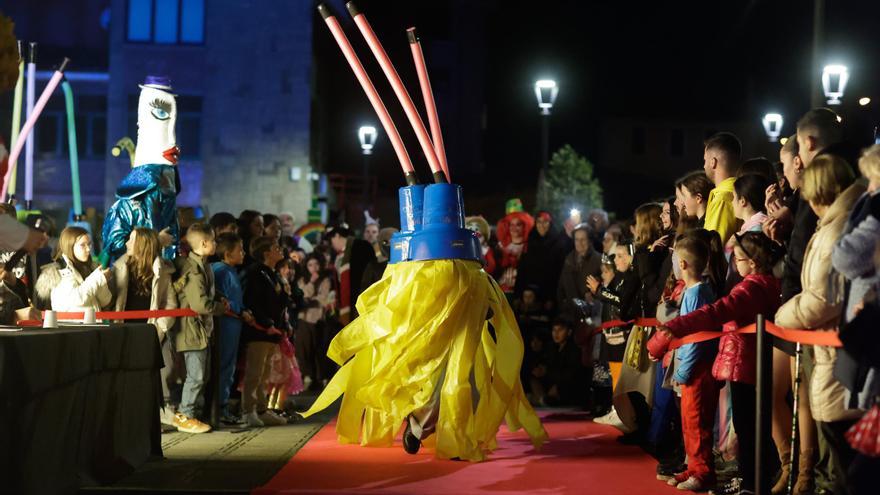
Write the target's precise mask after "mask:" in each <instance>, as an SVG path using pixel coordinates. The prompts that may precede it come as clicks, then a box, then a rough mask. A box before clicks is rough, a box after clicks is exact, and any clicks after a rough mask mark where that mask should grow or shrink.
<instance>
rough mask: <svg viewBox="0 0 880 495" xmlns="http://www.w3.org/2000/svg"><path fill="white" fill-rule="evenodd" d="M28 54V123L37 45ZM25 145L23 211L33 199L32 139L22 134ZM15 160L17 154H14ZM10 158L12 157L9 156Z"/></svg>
mask: <svg viewBox="0 0 880 495" xmlns="http://www.w3.org/2000/svg"><path fill="white" fill-rule="evenodd" d="M30 48H31V50H30V53H29V54H28V64H27V73H28V75H27V103H26V104H27V114H26V115H27V120H28V121H30V119H31V116H32V115H33V113H34V96H35V93H36V83H37V44H36V42H33V41H32V42H31V43H30ZM22 134H23V135H24V138H25V142H26V144H27V148H26V149H25V152H24V202H25V209H27V210H30V209H31V204H30V203H31V201H33V199H34V137H33V136H30V135H28V133H22ZM15 156H16V158H18V154H17V153H16V155H15ZM10 158H12V155H10Z"/></svg>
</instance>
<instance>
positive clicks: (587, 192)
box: [537, 144, 602, 218]
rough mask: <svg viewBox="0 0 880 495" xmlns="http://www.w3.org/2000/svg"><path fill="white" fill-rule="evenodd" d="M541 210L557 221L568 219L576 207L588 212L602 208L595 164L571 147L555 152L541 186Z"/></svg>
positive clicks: (539, 186)
mask: <svg viewBox="0 0 880 495" xmlns="http://www.w3.org/2000/svg"><path fill="white" fill-rule="evenodd" d="M537 208H538V210H547V211H549V212H550V213H552V214H553V216H554V218H566V217H568V214H569V210H571V209H572V208H577V209H579V210H581V211H582V212H585V213H586V211H588V210H590V209H592V208H602V186H601V185H600V184H599V180H598V179H596V178H595V177H593V164H592V163H590V161H589V160H587V159H586V158H585V157H583V156H581V155H579V154H578V152H577V151H575V150H574V148H572V147H571V146H570V145H567V144H566V145H565V146H563V147H562V148H560V149H559V151H556V152H555V153H553V157H552V158H550V169H549V171H548V172H547V173H546V174H545V176H544V180H543V181H542V182H541V183H540V184H538V198H537Z"/></svg>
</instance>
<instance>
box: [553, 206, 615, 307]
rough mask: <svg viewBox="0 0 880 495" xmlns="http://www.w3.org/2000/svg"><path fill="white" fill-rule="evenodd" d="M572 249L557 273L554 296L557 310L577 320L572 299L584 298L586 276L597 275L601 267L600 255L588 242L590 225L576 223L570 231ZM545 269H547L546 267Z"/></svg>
mask: <svg viewBox="0 0 880 495" xmlns="http://www.w3.org/2000/svg"><path fill="white" fill-rule="evenodd" d="M572 237H573V238H574V251H572V252H571V253H569V254H568V256H566V257H565V263H564V264H563V265H562V272H561V273H560V275H559V285H558V286H557V291H556V297H557V303H558V305H559V306H558V307H559V312H560V314H561V315H563V316H564V317H565V318H567V319H568V320H569V321H576V320H577V315H578V313H577V308H576V307H575V305H574V303H573V302H572V300H573V299H584V297H585V295H586V293H587V291H588V289H587V277H590V276H592V277H599V276H600V272H601V267H602V255H601V254H599V253H597V252H596V251H595V250H594V249H593V246H592V245H591V244H590V227H589V225H587V224H585V223H581V224H578V225H577V226H576V227H575V228H574V231H572ZM545 269H549V268H546V266H545Z"/></svg>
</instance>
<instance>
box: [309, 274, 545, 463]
mask: <svg viewBox="0 0 880 495" xmlns="http://www.w3.org/2000/svg"><path fill="white" fill-rule="evenodd" d="M357 309H358V313H359V314H360V316H359V317H358V318H356V319H355V320H354V321H353V322H351V324H349V325H348V326H346V327H345V328H344V329H342V331H340V332H339V334H338V335H337V336H336V338H335V339H333V341H332V342H331V343H330V348H329V350H328V352H327V355H328V356H329V357H330V358H331V359H333V360H334V361H335V362H337V363H339V364H340V365H342V368H341V369H340V370H339V371H338V372H337V373H336V375H335V376H334V377H333V379H332V380H331V381H330V383H329V384H328V385H327V387H326V388H325V389H324V391H323V393H322V394H321V395H320V397H318V399H317V400H316V401H315V403H314V405H313V406H312V407H311V409H309V410H308V411H306V412H305V413H303V416H306V417H308V416H310V415H312V414H315V413H316V412H318V411H320V410H322V409H325V408H326V407H328V406H329V405H330V404H332V403H333V402H335V401H336V399H338V398H339V396H340V395H343V394H344V397H343V399H342V407H341V409H340V412H339V418H338V420H337V423H336V432H337V434H338V436H339V441H340V443H360V444H361V445H363V446H390V445H391V444H392V443H393V441H394V437H395V435H396V433H397V432H398V430H399V428H400V427H401V426H402V423H403V421H404V419H405V418H406V417H407V416H408V415H409V414H410V413H411V412H413V411H414V410H416V409H418V408H420V407H423V406H424V405H425V404H427V403H428V402H429V401H430V400H431V396H432V394H433V393H434V389H435V387H436V386H437V385H438V382H440V380H441V375H442V374H443V371H444V370H445V377H444V378H443V379H442V384H441V385H440V386H441V387H442V388H441V390H440V413H439V418H438V421H437V428H436V456H437V457H438V458H441V459H450V458H454V457H458V458H460V459H466V460H470V461H482V460H484V459H485V458H486V455H487V454H488V453H489V452H491V451H492V450H494V449H495V447H496V442H495V435H496V433H497V432H498V428H499V426H500V424H501V421H502V420H506V422H507V426H508V428H509V429H510V430H511V431H516V430H519V429H520V428H522V429H525V431H526V432H527V433H528V435H529V437H530V438H531V441H532V443H533V444H534V445H535V447H536V448H539V447H540V446H541V445H542V444H543V443H544V442H545V441H546V439H547V433H546V432H545V431H544V427H543V426H542V425H541V422H540V420H539V419H538V417H537V415H536V414H535V411H534V410H533V409H532V407H531V406H530V405H529V403H528V401H527V400H526V398H525V394H524V393H523V388H522V383H520V379H519V370H520V365H521V364H522V356H523V342H522V337H521V336H520V332H519V327H518V326H517V324H516V318H515V316H514V314H513V311H512V310H511V309H510V305H508V304H507V299H506V298H505V297H504V293H503V292H502V291H501V289H500V288H499V287H498V284H496V283H495V281H494V280H493V279H492V277H490V276H489V275H487V274H486V272H484V271H483V269H482V267H481V266H480V264H479V263H477V262H473V261H462V260H435V261H411V262H404V263H397V264H394V265H388V268H387V269H386V270H385V274H384V276H383V277H382V280H380V281H379V282H376V283H375V284H373V285H372V286H371V287H370V288H368V289H367V290H366V291H364V292H363V293H362V294H361V295H360V297H359V298H358V301H357ZM489 310H491V315H492V316H491V318H490V320H489V322H488V323H491V324H492V327H493V328H494V331H495V338H494V339H493V337H492V335H491V334H490V332H489V325H488V323H487V321H486V315H487V312H488V311H489ZM472 383H474V384H475V385H476V388H477V394H478V397H479V399H478V400H477V401H476V402H477V403H476V407H474V398H473V397H474V394H473V391H472V385H471V384H472ZM429 440H430V439H429Z"/></svg>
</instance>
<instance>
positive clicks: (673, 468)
mask: <svg viewBox="0 0 880 495" xmlns="http://www.w3.org/2000/svg"><path fill="white" fill-rule="evenodd" d="M684 471H687V464H684V463H682V462H678V461H675V462H671V463H665V462H661V463H660V464H657V479H658V480H660V481H669V480H671V479H672V478H674V477H675V475H676V474H678V473H681V472H684Z"/></svg>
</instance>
